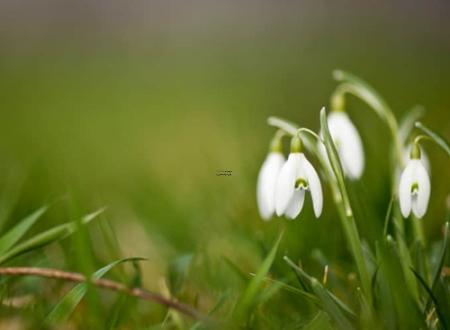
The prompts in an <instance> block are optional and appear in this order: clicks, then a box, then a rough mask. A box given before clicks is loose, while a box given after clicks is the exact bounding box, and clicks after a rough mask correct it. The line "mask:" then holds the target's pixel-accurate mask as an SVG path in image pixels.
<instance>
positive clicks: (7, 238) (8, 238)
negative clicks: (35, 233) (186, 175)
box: [0, 206, 48, 255]
mask: <svg viewBox="0 0 450 330" xmlns="http://www.w3.org/2000/svg"><path fill="white" fill-rule="evenodd" d="M47 209H48V207H47V206H43V207H41V208H39V209H38V210H36V211H34V212H33V213H31V214H30V215H28V216H27V217H26V218H24V219H22V220H21V221H20V222H19V223H18V224H17V225H15V226H14V227H13V228H11V229H10V230H9V231H8V232H7V233H6V234H5V235H3V236H2V237H1V238H0V255H2V254H3V253H5V252H6V251H8V250H9V249H10V248H11V247H12V246H14V244H16V242H17V241H19V240H20V239H21V238H22V236H23V235H25V234H26V232H27V231H28V230H29V229H30V228H31V227H32V226H33V225H34V224H35V223H36V221H37V220H38V219H39V218H40V217H41V216H42V215H43V214H44V213H45V212H46V211H47Z"/></svg>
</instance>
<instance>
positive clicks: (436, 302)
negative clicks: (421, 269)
mask: <svg viewBox="0 0 450 330" xmlns="http://www.w3.org/2000/svg"><path fill="white" fill-rule="evenodd" d="M411 271H412V272H413V273H414V275H415V276H416V278H417V279H418V280H419V283H420V284H421V285H422V287H423V288H424V289H425V291H426V292H427V294H428V296H429V298H430V299H431V301H433V304H434V308H435V309H436V313H437V315H438V318H439V322H441V324H442V327H443V328H444V329H447V324H446V323H445V317H444V314H443V312H442V311H441V308H440V306H439V303H438V301H437V299H436V297H435V296H434V294H433V291H432V290H431V288H430V287H429V286H428V285H427V282H425V280H424V279H423V278H422V276H420V274H419V273H417V272H416V271H415V270H414V268H412V267H411Z"/></svg>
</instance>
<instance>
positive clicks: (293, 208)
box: [284, 189, 305, 219]
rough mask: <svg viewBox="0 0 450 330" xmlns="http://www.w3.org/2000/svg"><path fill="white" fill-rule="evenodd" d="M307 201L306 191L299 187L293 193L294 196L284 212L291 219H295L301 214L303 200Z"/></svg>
mask: <svg viewBox="0 0 450 330" xmlns="http://www.w3.org/2000/svg"><path fill="white" fill-rule="evenodd" d="M304 201H305V191H304V190H303V189H298V190H296V191H295V192H294V195H292V198H291V200H290V202H289V205H288V206H287V208H286V210H285V211H284V214H285V215H286V217H288V218H289V219H295V218H297V216H298V215H299V214H300V211H301V210H302V208H303V202H304Z"/></svg>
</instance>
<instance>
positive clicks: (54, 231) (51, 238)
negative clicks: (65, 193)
mask: <svg viewBox="0 0 450 330" xmlns="http://www.w3.org/2000/svg"><path fill="white" fill-rule="evenodd" d="M103 211H104V208H102V209H100V210H98V211H95V212H93V213H90V214H88V215H86V216H84V217H83V218H82V219H81V224H88V223H89V222H91V221H92V220H93V219H95V218H96V217H97V216H98V215H99V214H100V213H102V212H103ZM77 225H78V224H77V222H76V221H71V222H67V223H65V224H62V225H59V226H56V227H53V228H51V229H48V230H46V231H44V232H42V233H40V234H37V235H36V236H34V237H32V238H30V239H28V240H26V241H25V242H22V243H19V244H17V245H16V246H15V247H13V248H12V249H10V250H9V251H8V252H6V253H4V254H3V255H1V256H0V264H3V263H5V262H6V261H8V260H10V259H12V258H14V257H17V256H18V255H20V254H23V253H25V252H28V251H31V250H34V249H37V248H39V247H42V246H45V245H48V244H50V243H52V242H55V241H57V240H60V239H63V238H65V237H67V236H69V235H70V234H72V233H74V232H75V231H76V230H77Z"/></svg>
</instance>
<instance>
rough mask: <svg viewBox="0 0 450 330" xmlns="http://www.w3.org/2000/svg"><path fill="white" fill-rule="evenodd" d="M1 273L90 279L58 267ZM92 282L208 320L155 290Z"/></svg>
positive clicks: (0, 271) (6, 269) (0, 270)
mask: <svg viewBox="0 0 450 330" xmlns="http://www.w3.org/2000/svg"><path fill="white" fill-rule="evenodd" d="M0 274H1V275H11V276H27V275H32V276H39V277H47V278H53V279H61V280H65V281H70V282H77V283H80V282H86V281H89V279H87V278H86V276H84V275H83V274H80V273H73V272H65V271H62V270H58V269H52V268H40V267H4V268H0ZM90 283H91V284H93V285H95V286H98V287H100V288H104V289H109V290H112V291H117V292H121V293H124V294H127V295H129V296H132V297H136V298H140V299H143V300H149V301H153V302H155V303H158V304H160V305H164V306H166V307H168V308H173V309H176V310H177V311H179V312H181V313H183V314H185V315H187V316H190V317H192V318H194V319H199V320H206V317H205V316H203V315H201V314H200V313H199V312H197V311H196V310H195V309H193V308H191V307H190V306H187V305H184V304H182V303H179V302H177V301H174V300H171V299H167V298H165V297H163V296H161V295H160V294H158V293H154V292H151V291H147V290H145V289H142V288H137V287H135V288H129V287H127V286H126V285H124V284H122V283H119V282H115V281H111V280H107V279H94V280H91V281H90Z"/></svg>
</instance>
